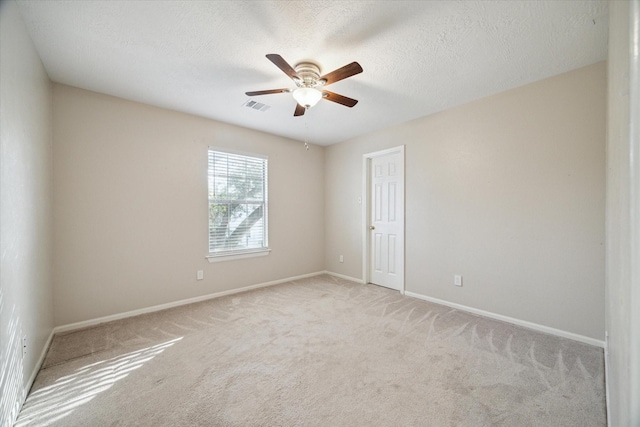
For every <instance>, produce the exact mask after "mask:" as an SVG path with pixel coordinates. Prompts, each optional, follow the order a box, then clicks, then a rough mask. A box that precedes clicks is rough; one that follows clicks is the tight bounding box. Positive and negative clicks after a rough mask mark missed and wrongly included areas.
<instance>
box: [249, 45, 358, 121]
mask: <svg viewBox="0 0 640 427" xmlns="http://www.w3.org/2000/svg"><path fill="white" fill-rule="evenodd" d="M267 59H269V61H271V62H273V63H274V64H275V65H276V67H278V68H280V69H281V70H282V71H284V73H285V74H286V75H287V76H289V77H290V78H291V80H293V82H294V83H295V84H296V86H297V88H296V89H288V88H284V89H270V90H259V91H255V92H246V94H247V96H257V95H268V94H272V93H293V97H294V98H295V100H296V102H297V104H296V110H295V112H294V113H293V115H294V116H302V115H303V114H304V112H305V111H306V110H307V109H308V108H311V107H313V106H314V105H316V104H317V103H318V101H320V100H321V99H322V98H324V99H326V100H328V101H332V102H336V103H338V104H342V105H345V106H347V107H353V106H354V105H356V104H357V103H358V101H357V100H355V99H352V98H348V97H346V96H343V95H339V94H337V93H334V92H329V91H328V90H324V89H323V88H324V86H328V85H330V84H332V83H335V82H338V81H340V80H344V79H346V78H347V77H351V76H354V75H356V74H360V73H361V72H362V67H361V66H360V64H358V63H357V62H352V63H351V64H347V65H345V66H344V67H341V68H338V69H337V70H334V71H332V72H330V73H328V74H325V75H323V76H321V75H320V67H318V66H317V65H316V64H314V63H312V62H301V63H299V64H298V65H296V66H295V68H294V67H292V66H291V65H289V64H288V63H287V61H285V60H284V58H282V56H280V55H278V54H275V53H270V54H268V55H267Z"/></svg>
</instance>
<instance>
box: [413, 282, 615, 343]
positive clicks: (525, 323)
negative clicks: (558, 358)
mask: <svg viewBox="0 0 640 427" xmlns="http://www.w3.org/2000/svg"><path fill="white" fill-rule="evenodd" d="M405 295H406V296H409V297H413V298H418V299H421V300H425V301H429V302H433V303H436V304H440V305H446V306H447V307H451V308H455V309H458V310H462V311H466V312H469V313H473V314H478V315H480V316H484V317H490V318H492V319H496V320H501V321H503V322H507V323H512V324H514V325H518V326H523V327H525V328H528V329H533V330H534V331H538V332H544V333H546V334H551V335H556V336H559V337H562V338H568V339H570V340H574V341H579V342H581V343H585V344H589V345H593V346H596V347H601V348H605V343H604V341H600V340H597V339H595V338H590V337H585V336H584V335H579V334H574V333H573V332H567V331H563V330H561V329H555V328H551V327H549V326H544V325H539V324H537V323H533V322H528V321H526V320H520V319H516V318H514V317H509V316H503V315H502V314H497V313H492V312H490V311H485V310H480V309H478V308H473V307H467V306H466V305H462V304H456V303H454V302H449V301H445V300H441V299H438V298H433V297H428V296H426V295H422V294H417V293H415V292H410V291H405Z"/></svg>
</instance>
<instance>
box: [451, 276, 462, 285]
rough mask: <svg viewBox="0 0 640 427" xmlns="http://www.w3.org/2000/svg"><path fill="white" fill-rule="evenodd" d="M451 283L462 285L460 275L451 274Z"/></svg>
mask: <svg viewBox="0 0 640 427" xmlns="http://www.w3.org/2000/svg"><path fill="white" fill-rule="evenodd" d="M453 284H454V285H456V286H462V276H458V275H456V276H453Z"/></svg>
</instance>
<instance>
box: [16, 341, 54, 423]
mask: <svg viewBox="0 0 640 427" xmlns="http://www.w3.org/2000/svg"><path fill="white" fill-rule="evenodd" d="M54 334H55V332H54V329H52V330H51V332H50V333H49V337H47V341H45V343H44V346H43V347H42V351H40V357H38V361H37V362H36V364H35V366H34V367H33V371H31V375H30V376H29V380H28V381H27V384H25V386H24V389H23V391H22V396H21V398H20V400H21V403H20V411H21V410H22V405H24V402H25V400H26V399H27V395H28V394H29V390H31V387H32V386H33V382H34V381H35V380H36V377H37V376H38V372H40V368H42V364H43V363H44V358H45V357H46V356H47V351H49V346H50V345H51V341H52V340H53V335H54ZM18 413H19V411H18Z"/></svg>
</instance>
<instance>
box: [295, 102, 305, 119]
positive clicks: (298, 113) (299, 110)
mask: <svg viewBox="0 0 640 427" xmlns="http://www.w3.org/2000/svg"><path fill="white" fill-rule="evenodd" d="M305 110H306V108H304V107H303V106H302V105H300V104H298V103H297V102H296V111H295V112H294V113H293V116H294V117H297V116H303V115H304V112H305Z"/></svg>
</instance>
